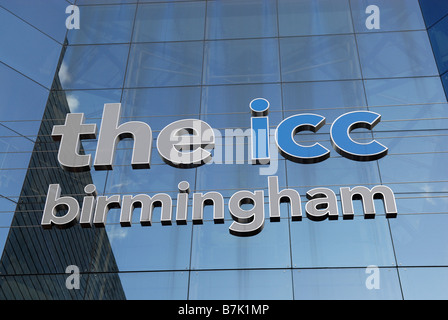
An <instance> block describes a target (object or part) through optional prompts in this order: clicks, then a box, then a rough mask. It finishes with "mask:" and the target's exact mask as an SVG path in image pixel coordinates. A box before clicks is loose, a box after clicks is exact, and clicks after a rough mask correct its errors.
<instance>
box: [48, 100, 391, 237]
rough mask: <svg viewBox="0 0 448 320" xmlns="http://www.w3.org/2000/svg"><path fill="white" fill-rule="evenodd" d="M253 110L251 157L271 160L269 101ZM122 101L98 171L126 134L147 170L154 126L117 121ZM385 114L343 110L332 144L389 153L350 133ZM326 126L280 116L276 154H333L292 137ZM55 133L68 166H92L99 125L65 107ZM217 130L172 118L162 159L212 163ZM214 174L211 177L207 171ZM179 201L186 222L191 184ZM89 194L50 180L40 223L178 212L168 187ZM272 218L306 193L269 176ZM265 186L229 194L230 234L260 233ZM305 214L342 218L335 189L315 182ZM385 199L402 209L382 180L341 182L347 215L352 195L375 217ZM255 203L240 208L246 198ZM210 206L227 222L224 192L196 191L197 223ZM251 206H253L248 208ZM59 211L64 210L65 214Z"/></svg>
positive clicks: (104, 139)
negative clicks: (85, 144) (76, 194)
mask: <svg viewBox="0 0 448 320" xmlns="http://www.w3.org/2000/svg"><path fill="white" fill-rule="evenodd" d="M250 109H251V112H252V117H251V119H250V121H251V129H250V134H249V135H250V142H249V148H250V157H251V159H250V160H251V162H252V163H253V164H269V162H270V161H271V156H272V155H271V154H270V153H271V152H270V150H269V149H270V148H269V145H270V141H269V140H270V131H269V117H268V110H269V102H268V101H267V100H265V99H263V98H258V99H254V100H252V101H251V103H250ZM120 112H121V104H119V103H113V104H105V105H104V111H103V117H102V121H101V128H100V132H99V135H98V144H97V149H96V154H95V161H94V163H93V166H94V168H95V170H112V165H113V159H114V155H115V149H116V145H117V143H118V142H119V141H120V140H121V139H124V138H131V139H133V143H134V145H133V153H132V161H131V164H132V168H133V169H149V168H150V162H151V160H150V159H151V149H152V141H153V137H152V130H151V127H150V126H149V125H148V124H147V123H145V122H140V121H129V122H125V123H122V124H120ZM380 120H381V116H380V115H379V114H377V113H375V112H371V111H354V112H349V113H345V114H343V115H341V116H339V117H338V118H337V119H336V120H335V121H334V122H333V123H332V125H331V129H330V139H331V144H332V146H333V148H334V149H335V150H336V151H337V152H338V153H339V154H340V155H342V156H343V157H346V158H348V159H351V160H355V161H372V160H376V159H379V158H381V157H383V156H385V155H386V154H387V151H388V149H387V147H385V146H384V145H382V144H381V143H379V142H378V141H376V140H372V141H369V142H368V143H360V142H357V141H354V140H353V139H352V138H351V136H350V132H351V131H352V130H353V129H356V128H367V129H369V130H371V129H372V128H373V127H374V126H375V125H376V124H377V123H379V121H380ZM324 124H325V117H323V116H321V115H318V114H311V113H304V114H297V115H293V116H291V117H289V118H287V119H285V120H283V121H282V122H281V123H280V124H279V125H278V126H277V128H276V129H275V143H276V145H277V148H278V151H279V153H280V154H281V155H282V156H284V157H285V158H286V159H288V160H291V161H294V162H298V163H305V164H306V163H316V162H320V161H324V160H325V159H327V158H328V157H329V156H330V150H328V149H327V148H325V147H324V146H322V145H321V144H320V143H314V144H313V145H311V146H308V145H307V146H305V145H301V144H299V143H298V142H297V141H296V140H295V139H294V136H295V135H296V133H298V132H301V131H312V132H317V131H318V130H319V129H320V128H321V127H322V126H323V125H324ZM52 137H53V139H54V140H56V141H60V146H59V152H58V161H59V163H60V165H61V166H62V168H63V169H65V170H68V171H73V172H80V171H88V170H90V168H91V165H92V158H91V155H86V154H79V152H80V142H81V140H83V139H96V138H97V127H96V125H95V124H86V123H84V114H83V113H68V114H67V116H66V119H65V124H64V125H56V126H54V127H53V132H52ZM215 143H216V130H214V129H213V128H211V127H210V125H209V124H207V123H206V122H204V121H202V120H197V119H184V120H179V121H175V122H173V123H171V124H168V125H167V126H166V127H165V128H164V129H163V130H162V131H161V132H160V133H159V135H158V137H157V150H158V152H159V154H160V157H161V158H162V159H163V161H164V162H165V163H167V164H169V165H171V166H174V167H176V168H192V167H197V166H201V165H203V164H205V163H208V162H210V160H211V159H212V154H211V153H210V151H211V150H212V149H214V148H215ZM210 178H212V177H210ZM178 190H179V193H178V196H177V205H176V212H175V214H176V220H175V221H176V223H177V224H179V225H185V224H186V223H187V209H188V201H189V193H190V186H189V183H188V182H187V181H181V182H179V184H178ZM84 191H85V193H86V196H85V197H84V201H83V203H82V206H80V204H79V203H78V201H77V200H76V199H75V198H73V197H69V196H61V187H60V185H59V184H51V185H50V186H49V188H48V193H47V198H46V203H45V208H44V212H43V217H42V222H41V225H42V227H43V228H45V229H50V228H52V226H53V225H55V226H57V227H59V228H66V227H70V226H72V225H73V224H75V223H80V225H81V226H82V227H85V228H91V227H92V225H94V226H96V227H104V226H105V224H106V218H107V214H108V211H109V209H111V208H121V214H120V224H121V226H123V227H126V226H131V220H132V213H133V211H134V209H135V208H141V213H140V223H141V225H144V226H150V225H151V221H152V214H153V210H154V207H156V206H157V207H161V223H162V224H163V225H171V223H172V216H173V204H172V202H173V200H172V198H171V196H170V195H168V194H166V193H158V194H155V195H152V196H149V195H147V194H138V195H123V196H120V195H111V196H98V195H97V192H96V187H95V185H93V184H89V185H87V186H85V188H84ZM267 192H268V197H269V218H270V221H279V220H280V203H282V202H289V203H290V208H291V219H292V220H301V219H302V204H301V198H300V195H299V193H298V191H297V190H294V189H283V190H279V185H278V177H277V176H272V175H271V176H269V177H268V191H267ZM264 196H265V195H264V191H263V190H258V191H254V192H252V191H247V190H243V191H238V192H235V193H234V194H233V195H232V196H231V197H230V199H229V202H228V210H229V212H230V215H231V216H232V218H233V220H234V221H233V223H232V224H231V225H230V227H229V231H230V233H231V234H233V235H236V236H251V235H255V234H257V233H259V232H260V231H261V230H262V229H263V226H264V223H265V209H264V208H265V207H264ZM306 198H307V200H308V201H307V202H306V205H305V211H306V215H307V217H308V218H309V219H312V220H324V219H326V218H328V219H337V218H338V217H339V210H338V205H337V198H336V194H335V192H334V191H333V190H331V189H328V188H314V189H311V190H309V191H308V192H307V193H306ZM377 198H378V199H382V201H383V204H384V208H385V213H386V218H394V217H396V215H397V207H396V202H395V196H394V193H393V192H392V190H391V189H390V188H389V187H387V186H384V185H378V186H374V187H373V188H371V189H369V188H367V187H364V186H356V187H353V188H349V187H341V188H340V200H341V206H342V217H343V218H344V219H353V216H354V208H353V200H356V199H360V200H361V201H362V204H363V210H364V217H365V218H375V206H374V199H377ZM247 203H249V204H251V205H252V206H243V204H247ZM206 205H212V206H213V219H214V222H215V223H223V222H224V198H223V196H222V194H221V193H219V192H213V191H210V192H206V193H193V195H192V217H191V218H192V221H193V223H199V224H200V223H202V221H203V215H204V206H206ZM247 207H250V209H247ZM61 210H65V213H64V214H62V215H61V212H60V211H61Z"/></svg>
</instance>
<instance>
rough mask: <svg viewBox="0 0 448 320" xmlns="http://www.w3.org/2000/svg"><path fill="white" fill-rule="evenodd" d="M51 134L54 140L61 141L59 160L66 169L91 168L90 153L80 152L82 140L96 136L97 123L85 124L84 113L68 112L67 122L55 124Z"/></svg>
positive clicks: (84, 169) (79, 169) (85, 169)
mask: <svg viewBox="0 0 448 320" xmlns="http://www.w3.org/2000/svg"><path fill="white" fill-rule="evenodd" d="M51 136H52V137H53V140H54V141H61V143H60V146H59V151H58V161H59V163H60V164H61V167H62V168H63V169H64V170H67V171H75V172H76V171H88V170H90V165H91V159H90V158H91V156H90V154H87V155H80V154H79V153H78V152H79V148H80V145H81V141H80V140H82V139H95V138H96V124H84V114H83V113H67V116H66V117H65V124H64V125H57V126H54V127H53V131H52V133H51Z"/></svg>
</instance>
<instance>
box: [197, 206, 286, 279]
mask: <svg viewBox="0 0 448 320" xmlns="http://www.w3.org/2000/svg"><path fill="white" fill-rule="evenodd" d="M267 207H268V206H266V210H267V211H266V212H265V217H268V215H269V211H268V208H267ZM282 208H283V210H285V209H286V207H284V206H283V207H282ZM225 210H226V211H228V207H227V206H225ZM205 218H206V217H205V215H204V219H205ZM207 218H210V216H209V217H207ZM232 221H233V220H232ZM232 221H230V220H226V221H225V223H224V224H215V223H214V222H211V221H206V222H204V224H202V225H195V226H194V227H193V240H192V243H193V247H192V253H191V268H192V269H193V270H194V269H244V268H289V267H290V265H291V257H290V248H289V246H290V245H289V233H288V219H281V221H280V222H270V221H269V219H267V220H266V221H265V224H264V228H263V230H262V231H261V232H260V233H258V234H257V235H255V236H252V237H238V236H234V235H232V234H230V233H229V226H230V225H231V223H232Z"/></svg>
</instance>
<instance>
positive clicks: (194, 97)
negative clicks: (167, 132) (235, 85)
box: [122, 87, 201, 127]
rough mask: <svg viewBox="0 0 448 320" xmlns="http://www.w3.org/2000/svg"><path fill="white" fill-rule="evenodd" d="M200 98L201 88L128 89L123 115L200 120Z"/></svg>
mask: <svg viewBox="0 0 448 320" xmlns="http://www.w3.org/2000/svg"><path fill="white" fill-rule="evenodd" d="M200 98H201V90H200V88H199V87H184V88H182V87H176V88H150V89H126V90H124V93H123V105H122V108H123V109H122V114H123V116H124V117H132V118H134V117H135V118H140V117H150V116H167V115H176V116H177V115H182V116H184V118H188V117H192V118H199V108H200ZM168 124H169V123H168V122H163V124H161V125H163V127H164V126H166V125H168Z"/></svg>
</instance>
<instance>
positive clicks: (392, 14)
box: [350, 0, 425, 32]
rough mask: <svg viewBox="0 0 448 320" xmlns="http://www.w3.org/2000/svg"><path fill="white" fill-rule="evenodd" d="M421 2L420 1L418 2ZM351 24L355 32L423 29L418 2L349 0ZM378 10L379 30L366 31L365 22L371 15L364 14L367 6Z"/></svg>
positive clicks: (412, 0)
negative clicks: (351, 16)
mask: <svg viewBox="0 0 448 320" xmlns="http://www.w3.org/2000/svg"><path fill="white" fill-rule="evenodd" d="M420 2H421V1H420ZM350 4H351V8H352V14H353V23H354V25H355V30H356V32H383V31H401V30H422V29H425V23H424V22H423V17H422V13H421V10H420V5H419V1H418V0H393V1H390V0H376V1H375V2H372V1H368V0H350ZM372 4H374V5H376V6H378V8H379V10H380V29H371V30H370V29H367V27H366V20H367V19H368V18H369V17H370V16H371V15H372V13H370V11H369V13H366V9H367V7H368V6H369V5H372Z"/></svg>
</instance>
